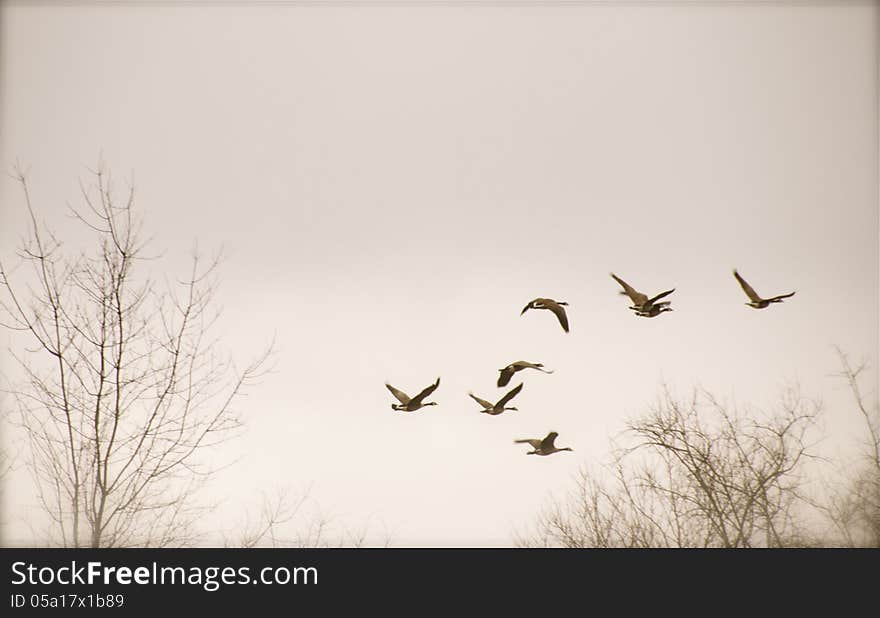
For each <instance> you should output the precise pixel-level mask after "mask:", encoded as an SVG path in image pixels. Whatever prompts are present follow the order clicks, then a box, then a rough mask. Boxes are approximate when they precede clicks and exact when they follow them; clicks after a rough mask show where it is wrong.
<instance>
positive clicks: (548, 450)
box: [513, 431, 574, 455]
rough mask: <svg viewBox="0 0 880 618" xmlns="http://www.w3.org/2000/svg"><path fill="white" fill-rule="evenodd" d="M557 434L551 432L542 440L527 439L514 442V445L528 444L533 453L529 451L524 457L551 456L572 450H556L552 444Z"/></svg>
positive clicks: (567, 448) (565, 448)
mask: <svg viewBox="0 0 880 618" xmlns="http://www.w3.org/2000/svg"><path fill="white" fill-rule="evenodd" d="M558 435H559V434H558V433H556V432H555V431H551V432H550V433H548V434H547V437H546V438H544V439H543V440H537V439H534V438H527V439H525V440H514V441H513V442H514V444H528V445H530V446H531V447H532V448H533V449H535V450H533V451H529V452H528V453H526V455H552V454H553V453H558V452H560V451H572V450H574V449H572V448H570V447H568V446H566V447H563V448H556V445H555V444H554V442H555V441H556V436H558Z"/></svg>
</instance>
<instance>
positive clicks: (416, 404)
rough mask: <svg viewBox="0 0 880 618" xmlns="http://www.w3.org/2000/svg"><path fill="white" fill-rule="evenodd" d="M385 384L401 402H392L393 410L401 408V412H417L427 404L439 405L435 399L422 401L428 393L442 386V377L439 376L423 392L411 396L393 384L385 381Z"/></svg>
mask: <svg viewBox="0 0 880 618" xmlns="http://www.w3.org/2000/svg"><path fill="white" fill-rule="evenodd" d="M385 386H386V387H387V388H388V390H389V391H391V394H392V395H394V396H395V397H397V400H398V401H399V402H400V403H392V404H391V409H392V410H399V411H401V412H415V411H416V410H418V409H419V408H423V407H425V406H436V405H437V403H436V402H433V401H426V402H424V403H422V402H423V401H424V400H425V398H426V397H427V396H428V395H430V394H431V393H433V392H434V391H435V390H436V388H437V387H438V386H440V378H437V381H436V382H434V383H433V384H431V385H430V386H428V387H426V388H425V389H424V390H423V391H422V392H421V393H419V394H418V395H416V396H415V397H410V396H409V395H407V394H406V393H404V392H403V391H401V390H398V389H396V388H394V387H393V386H391V385H390V384H388V383H387V382H386V383H385Z"/></svg>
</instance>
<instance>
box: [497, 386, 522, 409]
mask: <svg viewBox="0 0 880 618" xmlns="http://www.w3.org/2000/svg"><path fill="white" fill-rule="evenodd" d="M522 387H523V383H522V382H520V383H519V386H517V387H516V388H514V389H511V390H510V392H508V393H507V394H506V395H505V396H504V397H502V398H501V399H499V400H498V403H497V404H495V405H497V406H498V407H501V408H503V407H504V406H505V405H506V404H507V402H508V401H510V400H511V399H513V398H514V397H516V396H517V395H518V394H519V392H520V391H521V390H522Z"/></svg>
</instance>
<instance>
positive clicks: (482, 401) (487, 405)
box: [468, 393, 492, 410]
mask: <svg viewBox="0 0 880 618" xmlns="http://www.w3.org/2000/svg"><path fill="white" fill-rule="evenodd" d="M468 395H469V396H470V398H471V399H473V400H474V401H476V402H477V403H478V404H480V405H481V406H483V409H485V410H491V409H492V404H491V403H490V402H488V401H486V400H485V399H480V398H479V397H477V396H476V395H474V394H473V393H468Z"/></svg>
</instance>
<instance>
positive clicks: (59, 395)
mask: <svg viewBox="0 0 880 618" xmlns="http://www.w3.org/2000/svg"><path fill="white" fill-rule="evenodd" d="M16 178H17V180H18V182H19V183H20V184H21V187H22V190H23V194H24V202H25V204H26V207H27V211H28V213H29V215H30V228H29V231H28V236H27V237H26V238H25V239H24V240H23V242H22V246H21V250H20V253H19V254H18V258H19V263H18V264H17V266H20V267H23V268H21V270H24V271H26V272H25V274H24V275H22V274H21V273H19V272H18V270H19V269H18V268H16V269H13V271H10V270H9V269H7V268H5V267H4V265H3V264H0V289H2V291H3V292H5V296H4V297H2V298H0V302H2V307H0V308H2V310H3V312H4V314H5V315H4V317H3V320H2V321H3V325H4V326H7V327H9V328H12V329H15V330H18V331H21V332H22V334H23V335H24V336H26V337H27V338H28V339H29V340H30V343H31V346H30V347H23V348H22V349H21V350H19V351H12V352H11V356H12V357H13V358H14V359H15V361H17V365H18V366H19V367H20V368H21V370H22V372H23V374H22V375H23V378H22V379H21V380H18V381H17V382H16V385H15V386H14V387H13V388H12V389H11V394H12V395H13V398H14V401H15V402H16V403H17V418H16V424H17V425H18V426H20V427H21V428H23V429H24V431H25V433H26V435H27V444H28V446H29V448H28V450H27V458H26V463H27V465H28V467H29V469H30V471H31V473H32V475H33V478H34V481H35V484H36V492H37V496H38V499H39V502H40V505H41V508H42V509H43V510H44V511H45V512H46V513H47V514H48V515H49V517H50V518H51V523H50V524H49V525H48V530H47V532H48V533H49V537H48V542H49V543H57V544H61V545H63V546H72V547H79V546H92V547H119V546H180V545H186V544H190V543H192V542H194V540H195V538H194V532H193V525H192V524H193V522H194V521H195V520H196V518H197V517H198V516H199V514H200V511H199V508H200V507H199V506H198V504H197V502H196V501H195V500H194V499H193V498H194V496H193V493H194V491H195V489H196V488H198V486H199V485H200V483H201V482H202V481H203V480H204V479H205V478H206V476H207V475H208V474H210V472H211V471H212V470H213V469H214V468H212V466H211V465H209V463H208V459H207V458H206V457H203V456H201V454H202V453H204V452H206V451H207V450H209V449H212V448H213V447H214V446H216V445H217V444H219V443H221V442H223V441H225V440H228V439H229V438H231V437H232V436H233V435H234V433H235V430H236V429H237V428H238V427H239V426H240V420H239V417H238V413H237V411H236V408H235V405H234V404H235V402H236V401H237V400H238V398H239V397H240V396H241V395H242V394H243V392H244V389H245V388H246V387H247V386H248V385H249V384H251V383H252V382H253V381H254V380H255V379H256V378H258V377H259V376H260V375H261V373H262V372H263V371H264V370H265V369H266V362H267V359H268V358H269V356H270V351H271V346H268V347H267V348H266V350H265V351H264V352H263V353H261V354H260V355H259V356H258V357H257V358H256V360H254V361H253V362H251V363H249V364H248V365H247V366H245V367H244V368H243V369H240V368H236V366H235V364H234V362H233V361H232V360H231V359H230V358H229V357H227V356H223V355H221V354H220V353H219V351H218V341H217V339H216V338H214V336H213V334H212V333H213V328H212V327H213V326H214V325H215V322H216V319H217V317H218V313H217V312H216V311H214V309H213V304H212V301H213V299H214V294H215V291H216V286H217V280H216V276H215V274H216V267H217V259H213V260H209V261H207V262H204V261H203V259H202V258H200V256H199V255H198V254H197V252H194V254H193V257H192V261H191V264H190V267H189V272H188V273H187V274H186V276H185V277H184V278H183V279H182V280H179V281H176V282H173V283H172V282H169V281H167V280H166V281H165V284H164V285H159V284H157V283H156V281H154V280H153V279H152V278H150V277H149V276H148V273H147V272H145V271H147V268H146V267H145V264H146V261H147V260H148V259H150V258H149V256H147V255H146V253H145V248H146V243H145V242H144V241H143V240H142V238H141V236H140V232H141V224H140V220H139V218H138V216H137V213H136V210H135V207H134V198H135V191H134V187H133V186H130V187H129V189H128V191H127V193H126V195H124V196H123V199H122V200H118V199H117V197H116V195H115V194H114V191H113V189H112V182H111V181H110V179H109V176H108V175H107V173H106V172H104V171H103V170H102V169H99V170H97V171H95V172H93V179H92V181H93V182H92V183H90V184H88V185H84V184H81V189H82V205H81V206H79V207H76V208H74V207H71V208H70V211H71V215H72V219H73V221H74V224H75V225H77V226H78V229H77V230H76V231H78V232H83V233H85V234H87V236H88V238H89V240H88V241H87V242H88V245H87V246H88V247H90V249H89V250H86V251H83V252H75V251H72V250H70V249H68V247H66V246H65V245H64V244H63V243H62V241H61V239H60V238H59V237H58V236H56V235H55V234H53V233H52V232H51V231H50V230H49V229H47V227H46V226H45V225H41V224H40V223H39V222H38V219H37V215H36V212H35V210H34V208H33V206H32V203H31V197H30V194H29V191H28V183H27V179H26V177H25V175H24V174H23V173H22V172H21V170H20V169H16ZM27 266H30V267H31V268H30V271H29V274H28V272H27V271H28V268H27ZM13 274H16V282H13V278H12V275H13ZM25 276H27V277H28V278H27V279H26V280H25V281H24V282H22V281H20V280H19V278H20V277H25Z"/></svg>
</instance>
